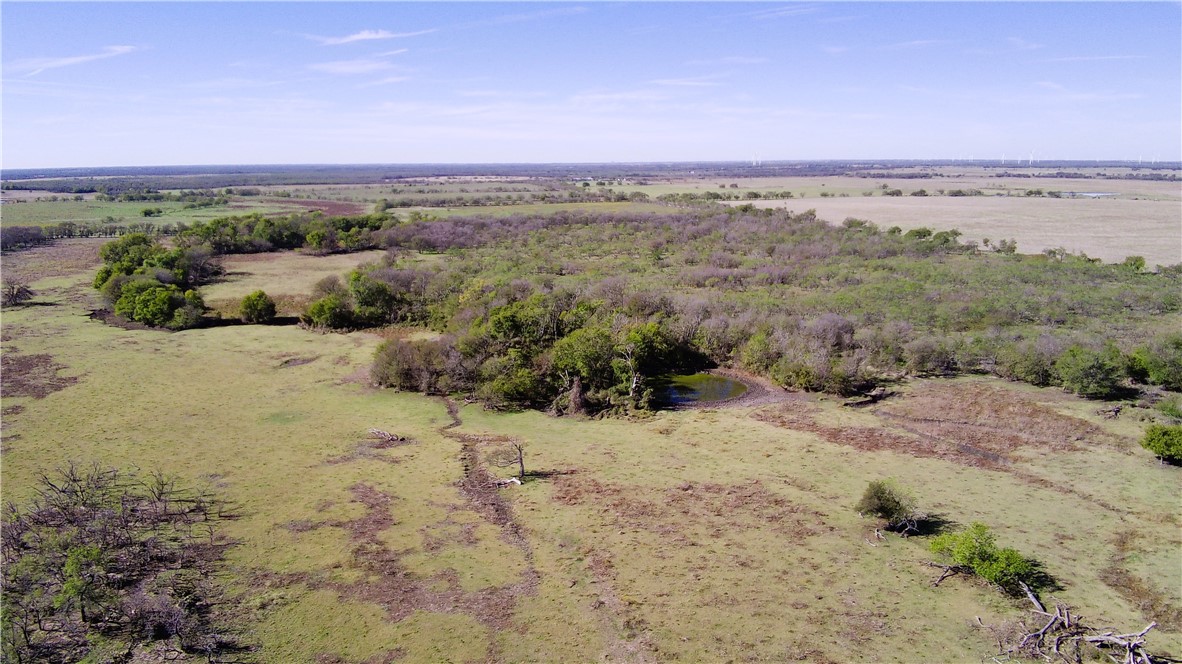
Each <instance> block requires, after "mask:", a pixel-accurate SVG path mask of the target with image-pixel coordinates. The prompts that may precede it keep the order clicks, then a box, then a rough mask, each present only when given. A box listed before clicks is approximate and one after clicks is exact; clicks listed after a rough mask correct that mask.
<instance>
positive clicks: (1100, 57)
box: [1042, 55, 1145, 62]
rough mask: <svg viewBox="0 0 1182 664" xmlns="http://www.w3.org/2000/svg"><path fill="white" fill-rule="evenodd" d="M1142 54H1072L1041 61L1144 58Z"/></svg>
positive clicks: (1100, 60)
mask: <svg viewBox="0 0 1182 664" xmlns="http://www.w3.org/2000/svg"><path fill="white" fill-rule="evenodd" d="M1144 59H1145V56H1144V55H1073V56H1067V57H1063V58H1048V59H1046V60H1043V61H1042V62H1103V61H1105V60H1144Z"/></svg>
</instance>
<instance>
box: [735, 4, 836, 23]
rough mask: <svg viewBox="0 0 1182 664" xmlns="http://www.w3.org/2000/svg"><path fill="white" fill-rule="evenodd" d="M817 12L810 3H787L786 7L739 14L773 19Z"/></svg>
mask: <svg viewBox="0 0 1182 664" xmlns="http://www.w3.org/2000/svg"><path fill="white" fill-rule="evenodd" d="M816 12H817V7H815V6H812V5H788V6H786V7H773V8H771V9H760V10H758V11H753V12H744V13H742V14H739V16H747V17H750V18H754V19H757V20H761V19H773V18H787V17H790V16H802V15H804V14H813V13H816Z"/></svg>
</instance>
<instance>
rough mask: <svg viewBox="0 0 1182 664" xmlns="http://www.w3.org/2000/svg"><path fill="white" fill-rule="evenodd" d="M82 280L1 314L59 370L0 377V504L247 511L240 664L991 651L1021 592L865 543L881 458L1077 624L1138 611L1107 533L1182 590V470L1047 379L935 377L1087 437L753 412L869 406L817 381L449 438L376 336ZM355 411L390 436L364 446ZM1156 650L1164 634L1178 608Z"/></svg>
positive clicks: (1156, 636)
mask: <svg viewBox="0 0 1182 664" xmlns="http://www.w3.org/2000/svg"><path fill="white" fill-rule="evenodd" d="M583 207H584V208H585V206H583ZM293 256H294V255H293ZM366 258H367V257H366V256H365V255H361V256H358V255H352V256H348V257H327V258H323V259H317V258H312V257H302V256H301V257H292V258H288V257H284V258H283V259H282V263H281V264H276V265H272V266H270V267H268V265H267V261H268V260H271V259H270V257H269V256H268V255H259V256H256V257H243V260H242V262H239V263H235V264H234V265H233V269H232V270H231V276H234V275H235V273H240V274H238V275H237V276H238V277H239V279H238V280H237V281H235V280H234V279H233V278H232V279H231V280H228V281H226V282H224V283H222V284H218V285H214V286H211V287H209V288H208V289H207V291H206V292H207V298H209V299H219V298H221V299H231V298H234V297H238V296H240V292H244V291H246V290H247V289H248V288H254V287H267V288H270V289H273V290H277V291H280V292H287V293H291V294H297V293H298V292H300V291H301V290H302V289H304V288H310V284H312V283H314V282H315V281H316V280H317V279H319V278H321V277H322V276H323V275H324V274H327V273H334V272H339V273H344V272H345V271H347V270H348V269H349V268H350V267H351V265H350V263H352V264H356V262H359V261H361V260H365V259H366ZM6 260H9V259H8V257H7V256H6ZM235 260H237V259H235ZM427 260H433V259H427ZM248 261H257V264H256V265H252V264H249V263H248ZM276 262H277V261H276ZM89 279H90V274H89V273H78V274H74V275H70V276H65V277H55V278H49V279H42V280H39V281H35V282H33V283H32V286H33V288H34V290H35V291H36V292H37V293H38V297H37V300H36V301H37V302H38V303H40V304H42V305H44V306H30V307H24V308H19V309H5V311H4V312H3V338H4V345H3V353H4V354H5V356H27V355H34V354H48V355H51V356H52V358H53V361H54V362H55V363H57V365H60V369H59V372H58V374H59V375H60V376H72V377H76V378H77V382H76V383H75V384H73V385H70V386H68V387H65V388H64V389H62V390H60V391H57V392H54V393H52V394H49V395H48V396H46V397H44V398H41V399H35V398H32V397H23V396H8V395H6V396H5V397H4V399H3V407H4V409H5V413H6V414H5V417H4V421H3V466H2V480H3V493H4V499H5V500H14V501H21V500H24V499H26V498H28V497H29V496H30V495H31V491H32V487H33V482H34V480H35V478H36V476H37V474H38V473H40V472H44V471H47V470H50V469H52V468H53V467H55V466H58V465H61V464H63V463H65V462H67V461H70V460H76V461H82V462H90V461H97V462H99V463H102V464H107V465H112V466H118V467H121V468H130V467H136V468H140V469H143V470H145V471H146V470H154V469H160V470H163V471H165V472H167V473H170V474H174V475H176V476H177V477H178V478H179V479H180V480H181V481H182V482H183V483H185V484H189V485H194V486H201V487H208V488H210V489H212V490H214V491H216V492H218V493H219V494H220V495H222V496H224V497H225V498H226V499H227V500H229V501H230V502H231V503H233V505H235V507H236V510H237V512H238V514H239V515H240V518H238V519H236V520H233V521H228V522H226V523H225V530H226V534H227V535H229V536H230V537H232V538H234V539H235V540H237V541H238V542H239V544H238V545H237V546H236V547H234V548H233V549H232V550H231V553H230V560H229V569H228V572H229V575H228V581H229V583H230V587H231V589H232V590H233V592H234V593H236V594H237V595H238V596H239V597H240V598H241V601H242V602H243V605H244V606H245V607H246V608H247V609H248V615H249V616H250V617H251V618H250V619H251V620H252V621H254V622H252V623H251V624H250V626H249V627H250V638H251V639H252V640H253V642H254V643H256V644H257V645H258V646H259V647H260V650H259V652H258V657H259V659H260V660H261V661H263V662H277V663H279V662H315V661H318V660H319V661H346V662H363V661H386V660H388V659H390V658H399V657H401V658H402V659H401V661H408V662H438V661H474V660H480V661H484V660H494V661H553V662H574V661H581V662H586V661H593V660H604V659H609V660H623V661H656V660H683V661H795V660H804V661H855V660H856V661H896V662H912V661H916V660H917V659H923V660H926V661H950V662H951V661H963V662H976V661H983V660H987V659H988V657H989V656H990V655H992V654H994V653H995V652H996V650H995V644H994V641H993V639H992V637H991V636H990V634H989V633H988V632H987V631H985V630H983V629H981V628H979V627H978V626H977V622H976V621H977V618H980V619H981V620H982V621H984V623H986V624H997V623H999V622H1001V621H1003V620H1007V619H1016V618H1020V617H1024V616H1025V615H1026V612H1025V606H1023V602H1024V600H1023V602H1019V601H1017V600H1010V599H1007V598H1005V597H1004V596H1002V595H1000V594H999V593H998V592H997V591H996V590H994V589H991V588H988V587H986V586H984V585H982V584H980V583H976V582H973V581H972V580H969V579H964V578H954V579H950V580H948V581H945V582H944V583H943V584H942V585H941V586H940V587H938V588H933V587H931V582H932V580H933V579H934V578H935V576H936V575H937V574H938V570H935V569H933V568H931V567H928V566H927V565H926V564H925V563H926V561H929V560H931V555H930V554H929V553H928V552H927V550H926V542H927V540H926V538H923V537H912V538H908V539H903V538H899V537H897V536H894V535H888V536H887V537H886V539H885V540H881V541H880V540H877V539H876V538H875V537H874V534H873V530H874V528H873V524H872V522H871V521H868V520H864V519H862V518H860V517H859V515H858V514H856V513H855V512H854V511H853V509H852V505H853V504H854V503H855V502H856V501H857V499H858V497H859V496H860V494H861V492H862V491H863V489H864V488H865V486H866V484H867V482H868V481H870V480H876V479H882V478H886V477H894V478H896V479H897V480H898V481H899V483H900V484H901V485H903V486H904V487H906V488H907V489H909V490H911V491H912V492H913V493H914V494H915V496H916V498H917V500H918V503H919V504H920V505H921V506H922V507H924V508H925V509H928V510H930V511H932V512H935V513H939V514H941V515H943V516H944V517H945V518H947V519H948V520H950V521H953V522H955V523H959V524H967V523H968V522H970V521H974V520H980V521H983V522H985V523H987V524H989V525H990V526H992V527H993V529H994V530H995V532H996V533H997V535H998V538H999V542H1000V543H1001V544H1002V545H1004V546H1012V547H1015V548H1017V549H1018V550H1020V551H1022V552H1024V553H1026V554H1028V555H1031V556H1034V557H1036V558H1038V559H1039V560H1041V561H1042V562H1043V563H1044V564H1045V565H1046V569H1047V571H1048V572H1049V573H1051V574H1052V575H1053V576H1054V577H1055V578H1056V579H1058V580H1060V582H1061V584H1062V586H1063V588H1062V590H1059V591H1054V592H1053V593H1051V594H1050V595H1049V596H1050V597H1055V598H1059V599H1062V600H1063V601H1065V602H1067V603H1069V604H1071V605H1072V606H1073V607H1074V609H1073V613H1079V614H1082V615H1084V616H1087V618H1088V619H1089V621H1090V622H1091V623H1093V624H1096V625H1099V626H1112V627H1115V628H1118V629H1121V630H1122V631H1137V630H1140V629H1141V628H1142V627H1144V625H1145V624H1147V622H1148V621H1147V620H1146V619H1145V618H1144V616H1143V615H1142V613H1141V612H1140V611H1139V610H1138V608H1137V607H1136V606H1134V605H1133V603H1132V602H1131V601H1130V600H1129V599H1128V598H1126V597H1124V596H1122V595H1120V594H1119V593H1118V592H1116V591H1115V590H1113V589H1112V588H1110V587H1109V586H1107V585H1105V583H1104V582H1103V581H1102V577H1103V574H1104V571H1105V569H1106V568H1108V567H1109V566H1110V565H1111V559H1112V557H1113V555H1114V552H1115V545H1114V541H1115V539H1116V538H1117V536H1118V535H1120V534H1121V533H1124V532H1128V531H1135V532H1136V533H1138V534H1139V537H1140V539H1138V540H1137V542H1138V544H1137V546H1138V547H1139V549H1138V555H1137V556H1136V557H1135V559H1132V560H1130V561H1129V562H1128V564H1127V567H1128V569H1129V572H1130V573H1131V574H1134V575H1135V576H1136V577H1137V578H1139V579H1142V580H1143V581H1144V582H1145V583H1146V584H1148V585H1149V586H1151V587H1153V588H1155V589H1157V591H1158V592H1159V593H1161V594H1162V595H1163V596H1165V597H1167V598H1168V600H1169V601H1171V602H1173V603H1174V605H1175V606H1177V605H1178V604H1179V603H1182V597H1179V593H1178V584H1177V583H1176V581H1177V579H1178V570H1179V569H1182V539H1180V537H1179V528H1178V516H1179V514H1178V505H1179V497H1180V496H1182V478H1180V476H1179V472H1178V469H1177V468H1172V467H1168V466H1160V465H1158V464H1157V463H1156V461H1154V459H1153V458H1152V457H1151V456H1150V455H1149V454H1148V453H1147V452H1145V451H1144V450H1142V449H1140V447H1138V446H1137V445H1136V442H1135V439H1136V437H1137V436H1138V435H1139V433H1140V431H1141V428H1142V427H1143V423H1141V422H1138V421H1136V420H1129V419H1124V418H1122V419H1120V420H1117V421H1108V420H1104V419H1102V418H1101V417H1100V416H1099V415H1097V414H1096V413H1095V405H1094V404H1092V403H1089V402H1085V401H1082V400H1078V399H1075V398H1074V397H1069V396H1066V395H1063V394H1062V393H1060V392H1058V391H1055V390H1039V389H1037V388H1032V387H1026V386H1018V385H1011V384H1007V383H1003V382H1001V381H993V380H985V379H980V378H968V379H959V380H958V381H954V382H951V383H947V387H948V389H959V388H960V387H965V388H966V389H967V388H970V387H972V386H975V385H981V384H985V385H987V386H990V387H995V388H997V389H1000V390H1010V391H1012V394H1014V395H1015V398H1019V397H1021V398H1023V399H1027V400H1033V401H1035V402H1037V403H1039V404H1044V405H1045V406H1046V407H1047V408H1051V409H1054V410H1055V411H1056V412H1059V413H1062V414H1065V415H1070V416H1072V417H1075V418H1077V419H1079V420H1083V421H1086V422H1088V423H1090V424H1092V425H1094V426H1096V427H1100V428H1101V430H1102V431H1103V432H1104V433H1105V436H1104V437H1103V439H1099V438H1097V439H1095V440H1091V439H1088V440H1079V441H1073V442H1074V443H1075V447H1076V449H1074V450H1072V451H1050V450H1041V449H1028V450H1026V451H1025V452H1024V453H1023V454H1022V455H1020V456H1019V457H1018V461H1016V462H1015V463H1014V465H1013V466H1012V467H1007V468H1005V469H998V470H987V469H982V468H976V467H972V466H968V465H964V464H961V463H955V462H953V461H950V460H944V459H937V458H925V457H916V456H912V455H910V454H908V453H906V452H905V451H902V450H895V451H892V450H890V449H884V450H879V451H873V452H868V451H861V450H859V449H857V448H855V447H851V446H848V445H844V444H838V443H835V442H830V441H829V440H827V439H825V438H823V437H821V436H819V435H817V434H815V433H810V432H808V431H806V430H801V429H794V428H787V427H784V426H779V425H776V424H774V423H771V422H768V421H764V420H765V419H766V418H764V419H757V418H756V417H754V415H756V414H759V413H761V412H765V411H766V412H771V411H768V410H767V409H771V410H772V411H775V410H776V409H788V410H785V411H783V412H786V413H789V414H791V413H794V412H796V409H808V410H809V412H811V413H813V417H814V418H815V419H816V421H818V422H822V423H824V424H825V425H827V426H843V427H868V428H882V427H889V426H891V425H890V423H889V422H888V421H887V420H886V419H884V418H882V417H880V416H878V415H875V414H873V413H871V412H867V411H851V410H850V409H846V408H842V407H840V406H839V405H837V403H835V402H833V401H830V400H826V399H820V398H812V397H809V398H804V397H800V398H799V399H797V400H794V401H791V402H788V403H783V404H773V405H770V406H757V407H748V408H731V409H703V410H696V411H681V412H665V413H658V414H656V415H653V416H652V417H649V418H645V419H639V420H634V421H633V420H623V419H606V420H584V419H577V418H552V417H549V416H547V415H545V414H542V413H537V412H526V413H495V412H490V411H485V410H483V409H482V408H481V407H480V406H479V405H477V404H472V405H463V404H460V407H459V411H458V414H459V417H460V419H461V420H462V425H461V426H459V427H456V428H454V429H448V430H444V429H443V427H445V426H446V425H448V424H449V423H451V421H452V420H451V418H450V416H449V415H448V412H447V410H446V408H445V405H444V402H443V401H442V400H441V399H440V398H438V397H424V396H420V395H415V394H403V393H394V392H391V391H383V390H375V389H373V388H371V387H369V386H368V384H367V383H368V381H367V380H366V373H367V367H368V365H369V362H370V359H371V357H372V354H373V352H374V350H375V348H376V347H377V345H378V344H379V343H380V341H381V338H380V337H379V336H378V335H376V334H369V333H351V334H320V333H316V332H311V331H308V330H304V329H300V328H298V327H294V326H247V325H229V326H224V327H214V328H207V329H196V330H188V331H184V332H179V333H168V332H162V331H143V330H124V329H120V328H117V327H112V326H108V325H106V324H104V323H102V322H99V321H97V320H92V319H90V318H89V317H88V315H87V314H88V310H89V309H90V308H92V307H93V306H95V298H96V296H95V294H94V292H93V291H92V290H91V289H90V288H89V287H88V286H87V282H88V281H89ZM284 284H287V285H288V288H289V290H286V291H284V290H282V289H283V288H284ZM921 385H922V384H916V385H914V386H911V387H908V388H905V391H906V390H913V389H917V388H918V387H920V386H921ZM940 385H945V383H940ZM18 406H19V408H17V407H18ZM777 412H778V411H777ZM999 424H1004V423H1003V422H999ZM370 428H379V429H383V430H386V431H390V432H395V433H397V434H400V435H403V436H407V437H409V438H410V439H411V440H412V442H410V443H409V444H406V445H401V446H395V447H392V448H389V449H375V448H373V447H372V446H369V445H367V442H366V441H367V439H368V435H367V431H368V430H369V429H370ZM896 432H897V431H896ZM463 436H467V438H462V437H463ZM509 438H512V439H516V440H519V441H521V442H522V443H523V444H524V446H525V453H526V457H525V459H526V467H527V470H531V471H537V470H550V471H559V473H560V474H554V475H552V476H550V477H547V478H536V479H532V480H530V481H527V482H526V483H525V485H524V486H520V487H516V486H513V487H508V488H505V489H501V490H500V496H501V497H502V498H503V499H504V500H505V501H507V503H508V505H510V506H511V510H512V518H513V520H514V523H515V524H516V530H515V531H514V530H512V529H510V528H507V527H505V526H502V525H498V524H497V523H495V522H493V521H491V520H490V518H489V516H488V512H487V511H485V510H483V509H482V508H481V507H480V506H479V505H477V504H476V503H474V502H472V501H470V500H468V499H467V498H466V497H465V495H464V493H463V492H462V491H461V490H460V489H459V487H458V483H459V482H460V480H461V479H462V478H463V472H464V471H463V466H462V463H461V453H462V449H463V444H464V443H463V442H462V441H464V440H466V441H469V443H470V444H472V445H474V446H475V447H476V449H477V450H480V451H483V452H488V451H491V450H492V449H495V448H496V447H498V446H499V445H502V444H503V443H502V442H501V441H503V440H505V439H509ZM471 441H476V442H471ZM370 442H372V441H370ZM491 470H492V471H493V472H494V473H495V474H498V475H501V476H506V475H508V473H509V471H508V470H507V469H501V468H492V469H491ZM367 495H368V496H370V497H371V499H372V496H374V495H378V496H384V498H383V500H384V501H385V502H381V503H380V504H379V505H378V507H376V508H375V507H374V506H373V505H372V500H371V503H367V502H366V500H367V499H366V496H367ZM379 517H380V518H379ZM366 519H370V520H369V521H366ZM366 523H369V524H372V527H371V531H366V530H364V526H365V524H366ZM514 532H517V533H519V535H514V534H513V533H514ZM365 547H377V550H378V551H379V553H380V560H382V561H384V562H382V563H381V564H378V563H375V562H373V561H374V560H377V559H369V558H364V556H362V555H361V553H359V552H361V551H362V549H364V548H365ZM408 587H413V592H411V591H408V590H407V588H408ZM514 593H516V594H514ZM499 597H503V598H509V599H504V601H502V602H496V601H493V600H495V599H496V598H499ZM1149 644H1150V647H1151V650H1154V651H1156V652H1172V653H1175V654H1177V653H1179V652H1182V627H1180V626H1177V625H1175V626H1172V627H1168V628H1166V627H1163V628H1160V629H1158V630H1155V631H1154V632H1152V633H1151V635H1150V639H1149ZM334 658H339V659H334Z"/></svg>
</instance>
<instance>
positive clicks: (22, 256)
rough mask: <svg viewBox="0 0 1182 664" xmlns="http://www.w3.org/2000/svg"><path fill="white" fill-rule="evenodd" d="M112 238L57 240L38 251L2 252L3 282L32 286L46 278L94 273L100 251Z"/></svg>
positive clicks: (34, 248)
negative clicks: (33, 283) (16, 282)
mask: <svg viewBox="0 0 1182 664" xmlns="http://www.w3.org/2000/svg"><path fill="white" fill-rule="evenodd" d="M110 241H111V238H77V239H68V240H56V241H54V242H53V243H51V244H47V245H43V246H40V247H30V248H28V249H21V250H19V251H6V252H4V256H3V262H4V280H5V281H23V282H26V283H32V282H34V281H37V280H38V279H46V278H48V277H64V276H68V275H73V274H77V273H79V272H81V271H83V270H89V269H97V268H98V265H99V263H101V262H102V261H100V260H99V254H98V252H99V247H101V246H103V245H104V244H106V243H107V242H110Z"/></svg>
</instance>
